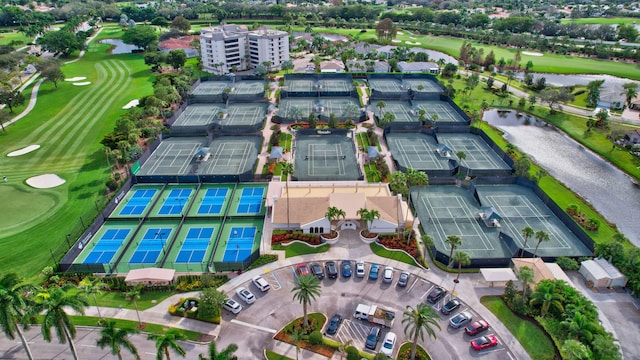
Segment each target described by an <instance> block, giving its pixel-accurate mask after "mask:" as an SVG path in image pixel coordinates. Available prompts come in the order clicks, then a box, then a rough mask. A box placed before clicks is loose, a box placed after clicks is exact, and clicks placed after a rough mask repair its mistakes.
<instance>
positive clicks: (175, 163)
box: [136, 137, 208, 176]
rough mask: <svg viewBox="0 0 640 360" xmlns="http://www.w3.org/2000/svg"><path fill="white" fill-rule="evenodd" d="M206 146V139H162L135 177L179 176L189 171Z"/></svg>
mask: <svg viewBox="0 0 640 360" xmlns="http://www.w3.org/2000/svg"><path fill="white" fill-rule="evenodd" d="M207 145H208V140H207V138H204V137H202V138H200V137H184V138H183V137H172V138H168V139H164V140H163V141H162V142H161V143H160V145H159V146H158V148H157V149H156V150H155V151H154V152H153V154H151V156H150V157H149V159H147V161H146V162H145V163H144V165H142V166H141V167H140V170H139V171H138V173H137V174H136V175H137V176H155V175H164V176H167V175H168V176H179V175H187V174H189V173H190V171H191V166H192V162H193V161H194V157H195V156H196V153H197V152H198V150H199V149H200V148H203V147H206V146H207Z"/></svg>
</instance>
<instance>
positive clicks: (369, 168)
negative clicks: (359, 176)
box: [364, 163, 381, 183]
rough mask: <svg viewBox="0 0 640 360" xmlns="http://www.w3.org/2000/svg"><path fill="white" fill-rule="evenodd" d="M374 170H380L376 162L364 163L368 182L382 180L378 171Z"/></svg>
mask: <svg viewBox="0 0 640 360" xmlns="http://www.w3.org/2000/svg"><path fill="white" fill-rule="evenodd" d="M374 170H375V171H378V169H377V168H376V165H375V164H373V163H369V164H364V173H365V175H366V177H367V182H370V183H377V182H380V181H381V179H380V176H378V174H377V173H375V174H374Z"/></svg>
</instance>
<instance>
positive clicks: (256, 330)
mask: <svg viewBox="0 0 640 360" xmlns="http://www.w3.org/2000/svg"><path fill="white" fill-rule="evenodd" d="M336 264H338V271H340V268H339V264H340V260H336ZM321 265H324V263H321ZM370 265H371V264H370V263H366V264H365V269H366V275H365V277H364V278H358V277H355V274H354V275H352V276H351V277H350V278H343V277H342V276H338V278H337V279H328V278H327V277H325V278H324V279H323V280H322V281H321V284H322V294H321V296H320V297H319V298H318V300H317V301H314V302H312V303H311V304H310V306H309V309H308V311H309V312H322V313H324V314H325V315H326V316H327V319H330V318H331V317H332V316H333V315H334V314H340V315H342V317H343V319H344V321H343V322H342V324H341V326H340V328H339V329H338V332H337V333H336V335H334V336H328V335H327V336H328V337H331V338H334V339H335V340H337V341H340V342H343V343H344V342H347V341H349V340H352V341H353V345H354V346H356V347H357V348H359V349H362V350H365V347H364V343H365V341H366V337H367V335H368V333H369V330H370V329H371V326H372V325H371V324H370V323H369V322H367V321H363V320H359V319H356V318H354V317H353V313H354V311H355V309H356V307H357V306H358V304H366V305H372V304H375V305H378V306H380V307H383V308H385V309H387V310H391V311H394V312H395V321H394V323H393V325H392V327H391V329H383V332H382V335H381V337H380V342H378V344H377V346H376V352H379V351H380V345H381V342H382V339H384V336H385V334H386V333H387V332H388V331H393V332H394V333H395V334H396V335H397V336H398V341H397V344H396V346H395V349H394V356H395V355H396V353H397V349H398V347H399V344H401V343H403V342H405V341H408V340H410V339H408V338H407V337H406V336H405V335H404V332H403V329H404V326H403V324H402V319H403V311H404V310H405V307H406V306H407V305H411V306H412V307H414V308H415V307H416V306H417V305H418V304H419V303H421V302H422V303H424V302H426V297H427V295H428V293H429V292H430V291H431V290H432V289H433V288H434V287H435V285H434V284H432V283H430V282H428V281H426V280H424V279H422V278H420V277H418V276H416V275H414V274H411V276H410V278H409V282H408V284H407V286H406V287H399V286H397V280H398V276H399V274H400V271H399V270H397V269H396V270H395V271H394V278H393V281H392V282H391V283H384V282H383V281H382V273H383V270H384V267H382V268H381V270H380V277H379V278H378V279H377V280H375V281H374V280H369V279H368V273H369V268H370ZM352 267H354V268H355V261H352ZM261 275H262V277H263V278H265V280H267V282H268V283H269V285H270V286H271V290H269V291H268V292H266V293H262V292H260V290H258V289H257V288H256V287H255V285H253V284H252V283H251V281H247V282H246V283H243V284H241V286H244V287H246V288H247V289H249V290H250V291H251V292H252V293H253V294H254V295H255V296H256V301H255V303H253V304H251V305H247V304H246V303H244V302H242V300H240V298H238V296H237V295H236V294H235V289H234V290H233V291H230V292H229V293H228V295H229V297H231V298H233V299H234V300H236V301H239V302H240V303H241V304H242V306H243V308H244V309H243V311H241V312H240V313H239V314H238V315H232V314H231V313H229V312H225V313H224V314H223V323H222V326H223V328H222V329H223V330H222V331H221V336H220V339H218V341H219V342H220V345H224V344H225V343H227V342H228V343H236V344H238V346H239V347H240V348H241V349H243V350H244V351H243V352H245V351H251V353H252V354H253V355H255V358H258V357H260V356H262V355H261V354H262V351H263V349H265V348H267V349H274V350H275V351H277V348H278V343H279V342H277V341H275V340H273V339H272V337H273V335H275V333H276V332H277V331H279V330H280V329H281V328H282V327H283V326H284V325H286V324H287V323H289V322H290V321H292V320H293V319H294V318H296V317H300V316H302V305H301V304H299V303H298V302H297V301H295V300H293V294H292V293H291V290H292V288H293V286H294V285H295V281H296V278H297V272H296V267H295V266H286V267H283V268H279V269H275V270H272V271H269V272H265V273H263V274H261ZM451 298H452V296H451V294H447V295H446V296H445V297H444V298H443V299H441V300H440V301H439V302H437V303H436V304H434V305H432V306H433V307H434V308H435V309H436V310H438V314H439V316H440V321H439V324H440V327H441V329H442V330H441V331H437V329H436V334H437V339H436V340H435V341H434V340H433V339H428V338H426V337H425V343H423V344H422V345H423V346H425V347H426V348H427V350H428V351H429V353H430V354H431V356H432V357H433V358H436V359H439V360H440V359H476V358H482V359H515V357H514V356H513V355H512V354H511V352H510V351H509V349H508V348H506V346H504V345H503V343H504V342H503V341H502V339H501V338H500V335H501V334H496V335H497V336H498V346H495V347H493V348H490V349H487V350H483V351H475V350H473V349H472V348H471V346H470V345H469V341H470V340H471V339H472V338H475V337H477V336H474V337H470V336H468V335H467V334H466V333H465V332H464V329H463V327H464V326H463V327H461V328H459V329H453V328H451V327H450V326H448V324H449V318H450V317H452V316H455V314H457V313H459V312H460V311H464V310H467V311H470V312H471V313H472V314H473V319H472V320H471V321H475V320H479V319H480V318H479V317H478V315H477V313H476V312H475V311H474V310H473V309H469V308H468V306H466V304H464V303H462V304H461V306H460V308H459V309H457V310H456V311H454V312H453V313H452V314H451V315H443V314H441V313H440V311H439V310H440V308H441V307H442V305H443V304H445V303H446V302H447V301H449V300H450V299H451ZM323 330H324V329H323ZM488 334H495V332H494V330H493V328H489V330H488V331H486V332H484V333H482V334H479V335H478V336H482V335H488ZM367 351H368V350H367Z"/></svg>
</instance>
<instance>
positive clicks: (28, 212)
mask: <svg viewBox="0 0 640 360" xmlns="http://www.w3.org/2000/svg"><path fill="white" fill-rule="evenodd" d="M0 198H1V199H3V201H5V204H11V206H10V207H7V209H6V210H7V211H4V212H3V213H2V216H0V229H2V233H3V235H6V236H8V235H12V234H15V233H17V232H20V231H22V230H24V227H25V226H26V225H27V224H29V223H31V222H33V221H35V220H36V219H42V218H43V217H46V216H47V214H48V213H49V212H50V211H51V210H53V209H54V208H55V207H56V205H57V204H58V196H56V195H55V194H53V193H49V192H46V191H40V192H38V191H24V190H23V189H20V188H17V187H14V186H12V185H7V184H1V186H0Z"/></svg>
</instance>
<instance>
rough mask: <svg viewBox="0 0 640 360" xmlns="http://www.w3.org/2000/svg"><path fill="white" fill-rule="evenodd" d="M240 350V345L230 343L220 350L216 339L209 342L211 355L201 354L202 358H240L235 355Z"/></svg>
mask: <svg viewBox="0 0 640 360" xmlns="http://www.w3.org/2000/svg"><path fill="white" fill-rule="evenodd" d="M237 350H238V345H236V344H230V345H229V346H227V347H226V348H224V349H223V350H222V351H220V352H218V346H217V345H216V342H215V341H211V342H210V343H209V353H208V355H209V357H205V356H204V355H202V354H200V355H199V357H200V360H238V357H237V356H235V355H233V353H234V352H236V351H237Z"/></svg>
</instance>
